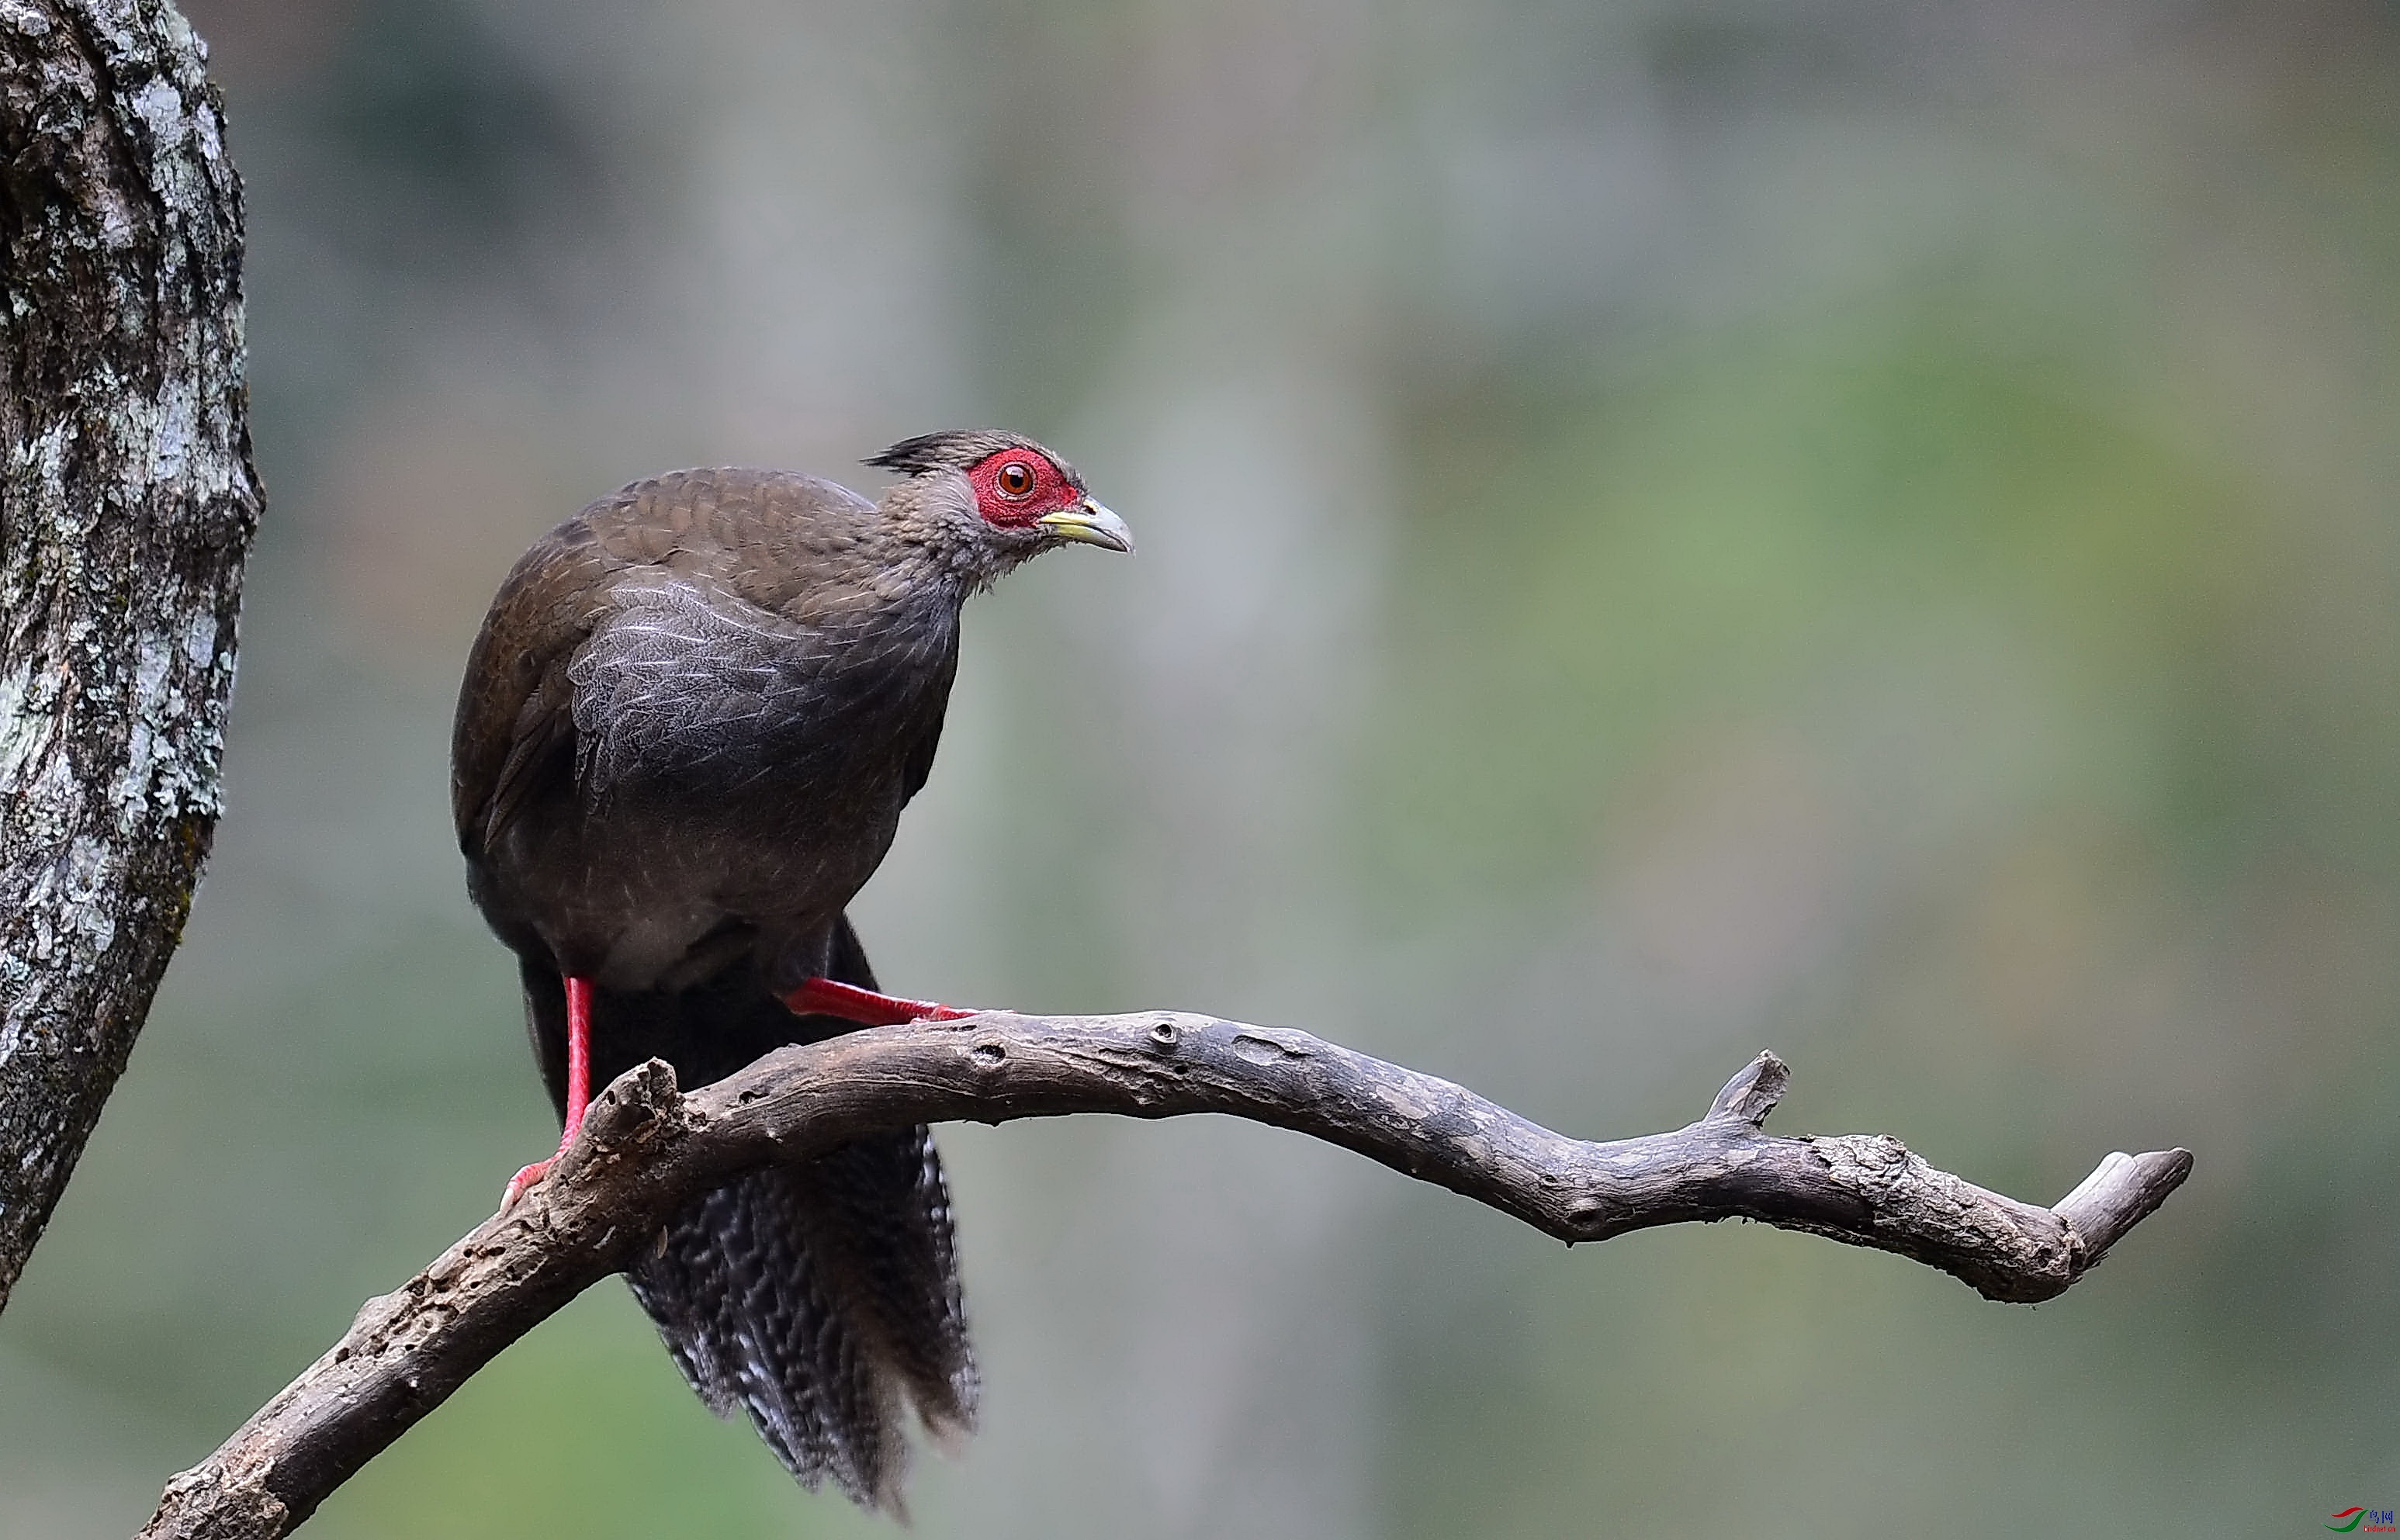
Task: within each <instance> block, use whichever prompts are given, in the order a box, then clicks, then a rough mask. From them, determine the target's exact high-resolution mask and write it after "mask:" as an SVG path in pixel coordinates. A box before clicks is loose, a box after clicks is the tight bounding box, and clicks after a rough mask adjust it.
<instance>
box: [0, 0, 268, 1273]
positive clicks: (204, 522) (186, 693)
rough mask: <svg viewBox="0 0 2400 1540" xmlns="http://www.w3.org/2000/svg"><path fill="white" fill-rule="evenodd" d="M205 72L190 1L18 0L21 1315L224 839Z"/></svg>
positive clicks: (2, 947) (240, 491) (226, 534)
mask: <svg viewBox="0 0 2400 1540" xmlns="http://www.w3.org/2000/svg"><path fill="white" fill-rule="evenodd" d="M206 61H207V51H206V49H205V48H204V47H203V45H202V44H201V43H200V40H199V39H198V36H196V35H195V34H193V32H192V29H191V27H190V25H189V24H188V23H186V22H185V21H184V19H183V18H182V17H181V16H180V15H178V14H176V12H175V10H174V9H173V7H170V6H168V5H165V4H163V3H161V0H0V289H5V291H6V298H7V306H6V309H5V311H0V376H4V377H0V455H5V461H0V1307H5V1305H6V1304H7V1298H8V1293H9V1290H10V1288H12V1287H13V1286H14V1285H15V1283H16V1281H17V1277H18V1274H20V1272H21V1271H22V1270H23V1268H24V1264H25V1258H26V1256H27V1254H28V1253H29V1252H31V1251H32V1249H33V1247H34V1242H35V1241H36V1240H38V1239H39V1238H40V1236H41V1233H42V1227H43V1225H44V1224H45V1223H46V1222H47V1221H48V1219H49V1215H50V1211H51V1209H52V1207H53V1206H55V1205H56V1204H57V1202H58V1198H59V1193H60V1192H61V1189H63V1188H64V1187H65V1185H66V1180H67V1177H68V1175H69V1174H70V1173H71V1172H72V1171H73V1170H74V1169H75V1159H76V1157H77V1156H78V1155H79V1154H81V1153H82V1151H83V1146H84V1140H85V1139H86V1138H87V1137H88V1136H89V1134H90V1132H91V1128H92V1124H94V1123H95V1122H96V1121H97V1120H98V1119H99V1116H100V1110H101V1106H102V1103H103V1102H104V1101H105V1100H106V1099H107V1097H108V1093H109V1091H110V1089H111V1088H112V1087H113V1086H114V1085H115V1084H116V1077H117V1074H118V1072H119V1071H120V1070H123V1069H124V1068H125V1062H126V1057H127V1056H128V1055H129V1054H130V1052H131V1051H132V1047H133V1040H134V1037H135V1035H136V1034H137V1033H138V1032H139V1031H140V1030H141V1028H142V1022H143V1017H144V1016H145V1015H147V1014H148V1012H149V1009H150V999H151V996H152V994H153V992H154V991H155V990H156V989H157V984H158V976H159V974H161V973H162V972H163V971H164V970H165V968H166V966H167V959H168V957H169V955H170V953H172V952H173V950H174V947H175V943H176V941H177V939H178V938H179V937H180V936H181V934H182V933H183V928H184V916H185V914H186V913H187V912H188V911H189V909H190V906H191V897H192V889H193V886H194V884H195V883H196V882H197V881H198V878H199V871H200V864H201V861H202V859H203V858H204V857H205V856H206V854H207V853H208V848H209V839H210V836H211V833H212V831H213V829H214V827H215V824H216V817H217V810H218V791H217V770H218V760H219V756H220V751H221V749H222V746H223V743H224V732H225V706H226V702H227V699H228V697H229V696H230V695H231V693H232V688H233V671H234V627H235V617H236V613H237V610H238V608H239V603H240V597H241V572H242V560H243V557H244V555H245V554H246V552H248V550H249V546H250V539H251V536H252V533H253V532H254V530H255V529H256V527H257V523H258V511H259V504H260V492H259V486H258V481H257V477H256V474H255V472H254V471H253V470H252V468H251V463H250V429H249V412H248V401H247V397H246V395H245V393H244V388H243V384H242V364H243V354H242V320H241V190H240V184H239V181H238V180H237V179H236V177H235V174H234V169H233V163H232V161H231V160H230V159H229V158H228V157H227V156H226V154H225V137H224V120H223V113H222V103H221V102H220V100H219V98H218V96H217V93H216V90H215V89H214V88H212V87H211V85H210V84H209V81H208V77H207V75H206V73H205V66H206Z"/></svg>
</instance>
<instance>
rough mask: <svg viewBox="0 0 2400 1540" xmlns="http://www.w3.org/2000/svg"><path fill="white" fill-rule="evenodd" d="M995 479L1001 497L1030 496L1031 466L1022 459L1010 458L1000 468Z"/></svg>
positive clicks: (1031, 487) (1031, 489)
mask: <svg viewBox="0 0 2400 1540" xmlns="http://www.w3.org/2000/svg"><path fill="white" fill-rule="evenodd" d="M995 481H996V482H997V484H999V487H1000V495H1001V496H1002V497H1030V496H1031V494H1032V492H1033V468H1032V467H1031V466H1030V465H1028V464H1026V463H1025V462H1024V461H1023V460H1011V461H1009V462H1008V463H1007V464H1006V465H1003V466H1002V467H1001V468H1000V474H999V476H998V477H996V478H995Z"/></svg>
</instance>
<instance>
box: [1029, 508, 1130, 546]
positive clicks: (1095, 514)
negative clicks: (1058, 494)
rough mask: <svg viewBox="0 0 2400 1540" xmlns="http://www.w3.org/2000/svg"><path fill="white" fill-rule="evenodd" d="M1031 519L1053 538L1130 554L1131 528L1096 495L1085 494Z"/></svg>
mask: <svg viewBox="0 0 2400 1540" xmlns="http://www.w3.org/2000/svg"><path fill="white" fill-rule="evenodd" d="M1033 522H1034V524H1035V525H1037V526H1038V527H1040V528H1041V530H1042V531H1043V533H1044V534H1046V535H1048V536H1049V537H1050V538H1052V539H1054V540H1071V541H1074V542H1075V543H1076V544H1079V545H1096V546H1098V547H1100V548H1101V549H1102V550H1104V551H1119V552H1124V553H1125V554H1126V555H1128V556H1130V555H1132V554H1133V531H1132V530H1130V529H1127V528H1126V527H1125V521H1124V520H1123V519H1120V518H1118V517H1117V516H1116V515H1115V514H1114V513H1111V512H1110V511H1108V509H1107V508H1105V507H1103V506H1102V505H1101V504H1100V502H1099V500H1098V498H1095V497H1085V498H1084V500H1083V501H1082V502H1080V503H1078V504H1076V505H1075V506H1074V507H1072V508H1062V509H1060V510H1058V511H1057V512H1055V513H1044V514H1043V515H1042V517H1040V518H1038V519H1036V520H1034V521H1033Z"/></svg>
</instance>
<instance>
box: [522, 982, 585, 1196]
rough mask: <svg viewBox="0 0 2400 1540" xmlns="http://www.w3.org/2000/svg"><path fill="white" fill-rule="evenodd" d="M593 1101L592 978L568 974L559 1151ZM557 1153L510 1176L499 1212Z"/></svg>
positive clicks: (538, 1177) (536, 1178)
mask: <svg viewBox="0 0 2400 1540" xmlns="http://www.w3.org/2000/svg"><path fill="white" fill-rule="evenodd" d="M591 1104H592V981H591V980H590V979H588V978H578V977H576V976H574V975H573V974H568V975H567V978H566V1129H565V1131H564V1132H562V1133H561V1134H560V1135H559V1136H558V1155H563V1154H565V1153H566V1147H567V1146H568V1145H569V1144H572V1143H574V1142H575V1133H576V1130H577V1129H580V1128H581V1127H582V1126H583V1113H584V1110H585V1109H586V1108H588V1107H589V1106H591ZM558 1155H552V1156H551V1157H550V1159H548V1160H538V1161H536V1162H534V1163H533V1164H532V1165H528V1166H526V1167H525V1168H524V1169H523V1170H521V1171H519V1172H518V1173H517V1174H516V1175H515V1176H513V1177H511V1178H510V1179H509V1185H508V1186H507V1188H506V1189H504V1190H503V1191H502V1192H501V1193H500V1212H501V1213H503V1214H505V1213H507V1212H508V1211H509V1210H510V1209H511V1208H514V1207H515V1206H516V1205H517V1200H518V1199H519V1198H522V1197H524V1196H525V1189H526V1188H529V1187H531V1186H532V1185H533V1184H534V1183H536V1182H538V1181H539V1180H541V1179H542V1178H544V1177H546V1176H549V1175H550V1168H551V1167H552V1165H557V1164H558Z"/></svg>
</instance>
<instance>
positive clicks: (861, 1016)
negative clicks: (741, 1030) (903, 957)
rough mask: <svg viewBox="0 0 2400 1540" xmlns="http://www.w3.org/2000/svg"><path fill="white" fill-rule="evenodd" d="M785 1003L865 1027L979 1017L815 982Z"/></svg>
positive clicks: (928, 1003)
mask: <svg viewBox="0 0 2400 1540" xmlns="http://www.w3.org/2000/svg"><path fill="white" fill-rule="evenodd" d="M784 1004H785V1005H786V1006H788V1007H790V1008H791V1009H792V1010H793V1011H794V1012H795V1013H797V1014H798V1015H804V1016H839V1017H840V1018H841V1019H842V1020H844V1021H855V1022H857V1023H858V1024H859V1025H860V1026H862V1027H900V1026H905V1025H906V1024H907V1023H908V1022H911V1021H963V1020H964V1019H966V1018H967V1017H968V1016H971V1015H975V1012H973V1011H961V1010H958V1009H955V1008H954V1007H951V1006H948V1005H936V1004H934V1002H932V1001H930V1000H903V999H901V998H900V997H899V996H898V995H886V994H878V993H876V992H875V991H874V990H873V989H862V988H859V987H858V986H857V985H855V984H837V983H835V982H834V981H833V980H832V979H829V978H812V979H810V980H809V981H808V982H807V983H805V984H803V985H801V986H800V987H799V988H797V989H794V990H793V991H792V992H791V993H790V994H787V995H785V996H784Z"/></svg>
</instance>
